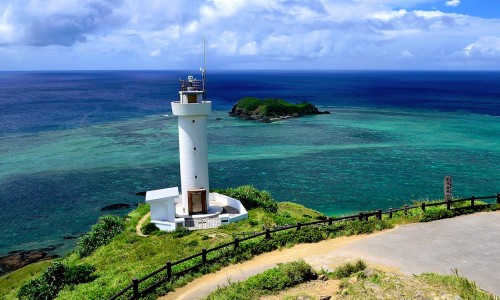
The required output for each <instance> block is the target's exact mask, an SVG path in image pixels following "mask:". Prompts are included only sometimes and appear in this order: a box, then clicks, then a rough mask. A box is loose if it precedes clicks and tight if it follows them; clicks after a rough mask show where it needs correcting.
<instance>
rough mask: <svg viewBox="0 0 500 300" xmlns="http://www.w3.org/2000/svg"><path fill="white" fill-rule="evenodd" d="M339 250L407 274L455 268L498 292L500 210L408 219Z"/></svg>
mask: <svg viewBox="0 0 500 300" xmlns="http://www.w3.org/2000/svg"><path fill="white" fill-rule="evenodd" d="M339 252H340V253H338V254H340V255H349V256H352V257H363V258H364V259H366V260H368V261H371V262H376V263H379V264H383V265H390V266H394V267H396V268H398V269H399V270H401V271H402V272H404V273H408V274H412V273H414V274H420V273H424V272H436V273H441V274H451V273H452V269H457V270H458V273H459V275H461V276H464V277H466V278H469V279H471V280H474V281H475V282H476V283H477V284H478V286H479V287H481V288H482V289H484V290H487V291H489V292H491V293H494V294H496V295H499V296H500V212H493V213H480V214H474V215H468V216H460V217H457V218H454V219H445V220H439V221H434V222H430V223H416V224H410V225H406V226H402V227H400V228H397V229H396V230H390V231H387V232H384V233H382V234H377V235H373V236H367V237H366V238H365V239H362V240H359V241H356V242H353V243H350V244H348V245H346V246H344V247H342V248H341V249H339ZM332 254H335V252H334V253H332Z"/></svg>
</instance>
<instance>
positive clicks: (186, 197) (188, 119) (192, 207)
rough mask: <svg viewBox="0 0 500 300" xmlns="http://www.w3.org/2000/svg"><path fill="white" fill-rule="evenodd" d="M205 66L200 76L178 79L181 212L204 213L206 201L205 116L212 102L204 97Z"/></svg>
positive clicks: (175, 108)
mask: <svg viewBox="0 0 500 300" xmlns="http://www.w3.org/2000/svg"><path fill="white" fill-rule="evenodd" d="M204 96H205V69H203V70H202V80H198V79H195V78H194V77H193V76H188V79H187V80H180V89H179V98H180V99H179V101H174V102H172V103H171V105H172V113H173V114H174V115H176V116H178V127H179V158H180V171H181V191H182V197H181V200H182V212H181V213H182V214H185V215H193V214H206V213H208V210H209V207H210V204H209V194H208V193H209V183H208V146H207V117H208V115H209V114H210V112H211V109H212V102H211V101H205V99H204Z"/></svg>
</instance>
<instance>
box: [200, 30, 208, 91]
mask: <svg viewBox="0 0 500 300" xmlns="http://www.w3.org/2000/svg"><path fill="white" fill-rule="evenodd" d="M200 70H201V79H202V81H203V98H205V96H206V94H207V91H206V88H205V85H206V82H207V76H206V71H207V51H206V48H205V35H203V68H200Z"/></svg>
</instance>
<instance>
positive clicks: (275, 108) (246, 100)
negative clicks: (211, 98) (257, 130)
mask: <svg viewBox="0 0 500 300" xmlns="http://www.w3.org/2000/svg"><path fill="white" fill-rule="evenodd" d="M321 113H322V112H320V111H319V110H318V108H316V106H314V105H313V104H311V103H307V102H302V103H298V104H292V103H288V102H286V101H284V100H282V99H279V98H267V99H259V98H255V97H243V98H241V99H240V100H239V101H238V102H236V104H235V105H234V106H233V108H232V110H231V112H230V113H229V114H230V115H231V116H235V117H241V118H245V119H254V120H261V121H270V118H277V117H285V116H293V117H297V116H304V115H313V114H321ZM326 113H327V112H326Z"/></svg>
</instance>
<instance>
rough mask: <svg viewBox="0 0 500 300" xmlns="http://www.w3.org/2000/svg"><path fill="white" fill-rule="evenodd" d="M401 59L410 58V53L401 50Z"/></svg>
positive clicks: (411, 55)
mask: <svg viewBox="0 0 500 300" xmlns="http://www.w3.org/2000/svg"><path fill="white" fill-rule="evenodd" d="M401 57H403V58H412V57H413V54H412V53H411V52H410V51H408V50H403V51H401Z"/></svg>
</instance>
